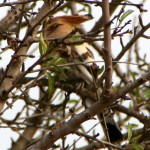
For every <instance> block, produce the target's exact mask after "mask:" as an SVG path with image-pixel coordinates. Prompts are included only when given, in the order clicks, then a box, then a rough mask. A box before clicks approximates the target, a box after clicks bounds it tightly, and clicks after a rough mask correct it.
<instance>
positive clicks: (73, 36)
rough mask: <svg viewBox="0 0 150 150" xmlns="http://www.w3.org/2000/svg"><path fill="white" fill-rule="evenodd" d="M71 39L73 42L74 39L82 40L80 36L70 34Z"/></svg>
mask: <svg viewBox="0 0 150 150" xmlns="http://www.w3.org/2000/svg"><path fill="white" fill-rule="evenodd" d="M71 40H72V41H73V42H75V41H80V40H82V38H81V37H80V36H76V35H72V36H71Z"/></svg>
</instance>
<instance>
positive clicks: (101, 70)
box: [97, 66, 104, 75]
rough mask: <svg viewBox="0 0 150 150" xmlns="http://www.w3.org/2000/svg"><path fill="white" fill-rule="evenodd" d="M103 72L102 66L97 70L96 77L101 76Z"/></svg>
mask: <svg viewBox="0 0 150 150" xmlns="http://www.w3.org/2000/svg"><path fill="white" fill-rule="evenodd" d="M103 71H104V66H102V67H101V68H100V69H99V70H98V73H97V75H100V74H102V72H103Z"/></svg>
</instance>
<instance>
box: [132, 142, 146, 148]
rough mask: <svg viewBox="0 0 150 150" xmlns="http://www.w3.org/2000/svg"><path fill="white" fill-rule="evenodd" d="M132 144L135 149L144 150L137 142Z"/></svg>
mask: <svg viewBox="0 0 150 150" xmlns="http://www.w3.org/2000/svg"><path fill="white" fill-rule="evenodd" d="M131 145H132V148H133V149H134V150H144V148H143V147H142V146H141V145H139V144H137V143H132V144H131Z"/></svg>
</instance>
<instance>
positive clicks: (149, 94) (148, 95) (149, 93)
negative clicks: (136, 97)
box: [145, 89, 150, 98]
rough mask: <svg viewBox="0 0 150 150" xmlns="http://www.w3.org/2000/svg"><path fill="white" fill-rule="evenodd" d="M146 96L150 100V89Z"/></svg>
mask: <svg viewBox="0 0 150 150" xmlns="http://www.w3.org/2000/svg"><path fill="white" fill-rule="evenodd" d="M145 96H146V97H147V98H150V89H148V90H146V91H145Z"/></svg>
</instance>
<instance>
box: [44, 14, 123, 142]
mask: <svg viewBox="0 0 150 150" xmlns="http://www.w3.org/2000/svg"><path fill="white" fill-rule="evenodd" d="M90 19H92V16H91V15H72V16H58V17H52V18H49V19H48V20H46V23H45V27H44V39H45V40H47V41H49V42H50V40H51V39H63V38H64V41H67V42H69V41H70V42H71V41H72V38H69V37H70V36H69V35H70V34H71V33H72V32H73V30H75V29H76V28H79V25H80V24H81V23H83V22H85V21H88V20H90ZM75 35H80V34H79V33H75ZM54 51H56V52H57V53H59V54H60V56H61V57H65V58H66V59H68V61H69V62H88V61H92V62H91V63H87V65H76V66H74V69H76V70H78V71H76V72H77V73H74V74H73V77H75V76H79V78H82V79H83V80H84V81H85V83H86V84H87V85H91V84H93V81H94V79H96V78H97V75H96V72H97V71H98V66H97V65H96V64H95V63H94V62H93V61H94V56H93V53H92V51H91V50H90V49H89V47H88V46H87V43H82V44H76V45H67V46H66V45H63V43H62V44H60V45H59V46H58V47H57V48H56V49H55V50H54ZM99 116H100V115H99ZM106 124H107V128H108V132H109V136H110V140H111V141H112V142H116V141H118V140H120V139H121V138H122V134H121V132H120V130H119V128H118V126H117V125H116V124H115V122H114V120H113V118H112V117H111V118H110V117H109V118H108V119H107V118H106ZM112 130H113V131H112ZM115 133H116V135H115Z"/></svg>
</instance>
